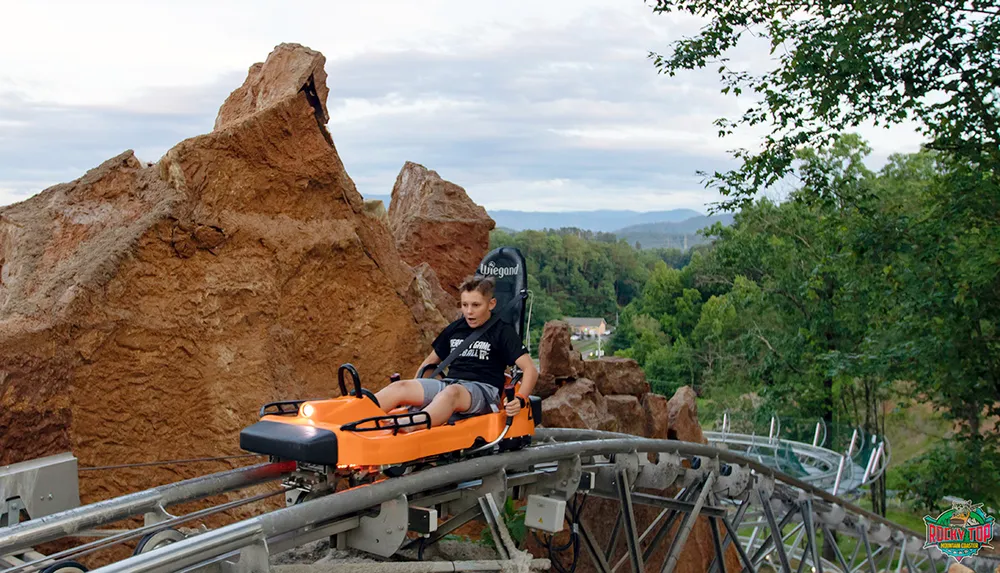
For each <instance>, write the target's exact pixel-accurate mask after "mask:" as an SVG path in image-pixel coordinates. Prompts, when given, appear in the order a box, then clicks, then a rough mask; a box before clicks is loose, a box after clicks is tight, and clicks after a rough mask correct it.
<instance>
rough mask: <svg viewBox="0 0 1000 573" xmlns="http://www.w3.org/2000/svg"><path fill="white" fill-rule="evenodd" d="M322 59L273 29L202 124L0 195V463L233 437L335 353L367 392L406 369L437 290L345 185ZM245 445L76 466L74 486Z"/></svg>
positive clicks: (121, 482)
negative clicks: (152, 158) (59, 179)
mask: <svg viewBox="0 0 1000 573" xmlns="http://www.w3.org/2000/svg"><path fill="white" fill-rule="evenodd" d="M323 67H324V59H323V56H322V55H321V54H319V53H318V52H314V51H312V50H308V49H306V48H303V47H301V46H297V45H294V44H287V45H281V46H278V47H277V48H275V50H274V52H272V54H271V55H270V56H269V57H268V59H267V61H266V62H264V63H261V64H256V65H254V66H253V67H252V68H251V69H250V73H249V75H248V77H247V80H246V82H244V84H243V86H242V87H240V88H239V89H237V90H236V91H234V92H233V93H232V95H230V97H229V98H228V99H227V100H226V102H225V103H224V104H223V105H222V107H221V109H220V111H219V116H218V119H217V121H216V129H215V131H213V132H211V133H209V134H206V135H201V136H198V137H194V138H191V139H188V140H185V141H183V142H181V143H179V144H177V145H176V146H175V147H173V148H172V149H170V150H169V151H168V152H167V153H166V155H165V156H164V157H163V158H162V159H160V161H159V162H157V163H156V164H154V165H151V166H146V165H144V164H143V163H141V162H140V161H139V160H138V159H137V158H136V157H135V156H134V154H133V153H132V152H131V151H126V152H124V153H122V154H120V155H118V156H116V157H113V158H111V159H109V160H108V161H106V162H104V163H103V164H102V165H100V166H99V167H97V168H95V169H92V170H90V171H88V172H87V173H86V174H85V175H84V176H83V177H81V178H80V179H77V180H76V181H73V182H70V183H66V184H61V185H56V186H54V187H51V188H49V189H47V190H45V191H43V192H42V193H40V194H38V195H36V196H34V197H31V198H29V199H27V200H25V201H23V202H21V203H17V204H14V205H10V206H7V207H3V208H0V428H4V431H3V432H2V433H0V464H9V463H13V462H18V461H23V460H26V459H31V458H36V457H40V456H45V455H50V454H54V453H58V452H63V451H72V452H73V453H74V454H75V455H76V456H77V457H78V458H79V464H80V466H81V467H87V466H105V465H114V464H124V463H132V462H145V461H154V460H174V459H189V458H201V457H215V456H224V455H233V454H240V453H242V452H241V450H240V449H239V443H238V435H239V432H240V430H241V429H242V428H243V427H245V426H247V425H249V424H251V423H253V422H254V421H255V420H256V418H257V411H258V409H259V408H260V406H261V405H262V404H263V403H265V402H270V401H275V400H280V399H292V398H312V397H322V396H332V395H336V394H337V393H338V392H337V390H336V380H337V368H338V367H339V366H340V365H341V364H343V363H345V362H351V363H353V364H354V365H355V366H356V367H357V368H358V370H359V371H360V373H361V376H362V381H363V383H364V384H365V387H366V388H369V389H372V390H377V389H378V388H380V387H381V386H383V385H384V384H386V383H387V382H388V376H389V375H390V374H391V373H393V372H397V371H399V372H407V371H409V370H410V369H415V368H416V366H417V365H418V364H419V363H420V361H421V359H422V358H423V357H424V356H425V355H426V353H427V351H428V347H429V342H430V338H431V337H432V336H433V335H434V334H436V332H437V329H438V328H439V327H440V326H441V325H443V324H445V323H446V322H447V321H446V319H445V317H444V316H443V315H442V312H441V311H440V306H441V305H442V304H444V303H443V302H441V301H440V300H439V299H440V298H441V297H442V296H445V295H443V291H441V290H440V287H439V286H438V285H436V284H434V283H435V279H434V275H433V273H431V272H429V269H422V270H418V271H417V272H415V271H414V269H413V268H411V267H410V266H409V265H408V264H406V262H405V261H404V260H403V259H402V258H401V257H400V254H399V252H398V251H397V250H396V240H395V238H394V237H393V236H392V233H391V231H390V228H389V226H388V225H387V224H386V219H385V217H384V216H381V215H380V214H379V212H378V210H377V208H373V207H372V206H368V207H366V206H365V204H364V202H363V200H362V198H361V195H360V194H359V193H358V192H357V190H356V189H355V186H354V183H353V182H352V181H351V178H350V176H349V175H348V174H347V171H346V170H345V168H344V165H343V163H342V162H341V159H340V157H339V155H338V153H337V150H336V148H335V147H334V145H333V143H332V139H331V136H330V134H329V132H328V131H327V129H326V126H325V123H326V118H327V110H326V101H325V100H326V94H327V87H326V77H325V73H324V72H323ZM478 240H479V239H477V241H478ZM477 244H478V243H477ZM460 253H464V255H461V254H460ZM452 255H453V257H454V258H453V260H452V263H453V264H454V265H455V266H456V268H457V267H459V266H460V267H462V268H464V269H467V270H468V269H473V268H475V265H476V264H477V263H478V262H479V259H480V255H479V254H478V251H476V252H475V253H474V252H472V251H471V250H460V251H458V252H457V253H452ZM461 256H467V257H468V258H467V259H464V260H459V259H460V258H461ZM435 289H437V290H435ZM451 304H453V303H451ZM445 306H448V305H445ZM452 309H454V307H453V306H452ZM258 461H260V460H258V459H244V460H239V461H228V462H221V463H220V462H213V463H209V462H204V463H201V462H200V463H192V464H185V465H166V466H152V467H143V468H136V469H121V470H116V471H114V472H103V471H101V472H99V471H95V472H83V473H81V474H80V488H81V498H82V501H83V502H84V503H89V502H94V501H97V500H99V499H105V498H109V497H113V496H117V495H122V494H124V493H126V492H129V491H137V490H141V489H146V488H149V487H152V486H155V485H159V484H163V483H168V482H175V481H178V480H181V479H185V478H189V477H194V476H197V475H203V474H206V473H210V472H216V471H220V470H222V469H226V468H227V467H232V466H233V465H234V464H249V463H257V462H258ZM215 502H216V503H217V502H218V500H216V501H215ZM246 511H248V510H246ZM246 511H245V510H237V511H234V512H233V513H234V514H235V515H238V514H240V512H244V513H245V512H246Z"/></svg>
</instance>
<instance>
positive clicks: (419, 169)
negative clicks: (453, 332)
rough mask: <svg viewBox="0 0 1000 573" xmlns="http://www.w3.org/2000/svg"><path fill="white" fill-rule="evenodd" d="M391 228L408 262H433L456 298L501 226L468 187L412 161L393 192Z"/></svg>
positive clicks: (432, 264) (447, 289) (417, 263)
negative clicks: (460, 287) (493, 231)
mask: <svg viewBox="0 0 1000 573" xmlns="http://www.w3.org/2000/svg"><path fill="white" fill-rule="evenodd" d="M389 224H390V227H391V228H392V234H393V236H394V237H395V239H396V247H397V249H398V250H399V253H400V255H401V256H402V257H403V260H405V261H406V262H408V263H409V264H411V265H413V266H417V265H419V264H421V263H425V262H426V263H428V264H430V266H431V268H433V269H434V272H435V273H437V276H438V279H440V281H441V286H442V287H443V288H444V290H445V291H446V292H447V293H448V294H450V295H452V296H453V297H454V298H455V299H456V300H457V299H458V287H459V285H461V284H462V281H463V280H464V279H465V277H467V276H469V275H471V274H473V272H474V271H475V268H476V265H477V264H478V263H479V261H480V260H482V258H483V257H484V256H485V255H486V252H487V250H488V249H489V245H490V231H491V230H492V229H493V228H494V227H495V226H496V223H495V222H494V221H493V219H491V218H490V217H489V215H487V214H486V210H485V209H483V208H482V207H481V206H479V205H476V204H475V203H474V202H473V201H472V199H469V196H468V194H466V192H465V189H462V188H461V187H459V186H458V185H456V184H454V183H452V182H451V181H446V180H444V179H442V178H441V176H440V175H438V174H437V172H436V171H431V170H429V169H427V168H426V167H424V166H423V165H418V164H416V163H412V162H409V161H407V162H406V164H405V165H403V169H402V170H401V171H400V172H399V176H398V177H397V178H396V184H395V185H394V186H393V188H392V200H391V201H390V203H389ZM469 261H475V263H473V264H472V265H470V264H469Z"/></svg>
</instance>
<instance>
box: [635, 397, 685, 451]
mask: <svg viewBox="0 0 1000 573" xmlns="http://www.w3.org/2000/svg"><path fill="white" fill-rule="evenodd" d="M667 403H668V402H667V398H666V396H660V395H659V394H652V393H650V394H646V395H644V396H643V397H642V402H641V404H642V411H643V414H644V415H645V418H644V419H643V423H644V425H645V429H646V432H645V433H644V434H643V435H645V436H646V437H647V438H656V439H658V440H665V439H677V438H676V437H675V438H670V431H669V429H670V425H669V423H670V414H669V410H668V408H667Z"/></svg>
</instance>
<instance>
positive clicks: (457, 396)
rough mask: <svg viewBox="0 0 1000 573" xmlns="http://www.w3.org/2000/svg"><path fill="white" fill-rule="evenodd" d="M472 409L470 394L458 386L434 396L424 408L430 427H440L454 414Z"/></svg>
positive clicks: (454, 385)
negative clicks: (429, 418) (428, 417)
mask: <svg viewBox="0 0 1000 573" xmlns="http://www.w3.org/2000/svg"><path fill="white" fill-rule="evenodd" d="M470 407H472V394H469V391H468V390H466V389H465V388H464V387H462V386H461V385H459V384H452V385H450V386H447V387H446V388H445V389H444V390H442V391H441V392H439V393H438V395H437V396H434V399H433V400H431V403H430V404H428V405H427V407H426V408H424V412H427V414H428V415H430V417H431V426H440V425H441V424H444V423H445V422H447V421H448V418H451V415H452V414H454V413H455V412H464V411H465V410H468V409H469V408H470Z"/></svg>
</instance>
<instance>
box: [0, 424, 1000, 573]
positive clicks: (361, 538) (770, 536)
mask: <svg viewBox="0 0 1000 573" xmlns="http://www.w3.org/2000/svg"><path fill="white" fill-rule="evenodd" d="M647 453H652V454H656V456H655V458H656V460H655V461H651V460H650V458H649V457H647V455H646V454H647ZM273 466H274V464H272V465H271V466H261V467H270V468H271V469H270V472H271V473H270V474H268V475H269V476H271V477H270V479H274V478H276V477H278V475H280V473H281V471H280V470H284V469H285V468H276V467H273ZM229 473H231V472H229ZM207 477H211V476H207ZM257 477H258V478H260V477H263V476H261V475H259V474H257ZM199 479H206V478H199ZM243 480H244V481H243V483H244V484H245V483H246V481H245V480H246V477H244V478H243ZM197 481H198V480H189V481H188V482H182V484H189V486H188V487H187V488H186V490H187V491H188V495H191V490H192V489H195V488H192V487H190V482H197ZM227 483H230V484H232V481H230V482H227ZM180 485H181V484H175V486H173V488H177V487H178V486H180ZM163 487H164V488H170V487H171V486H163ZM216 487H217V486H216ZM517 488H519V489H520V490H521V492H522V497H523V493H524V488H528V490H527V491H528V493H529V495H528V500H529V504H530V503H532V499H534V503H536V504H539V505H540V506H542V507H544V506H546V503H543V502H544V501H545V499H543V498H542V497H544V496H547V499H549V500H550V502H552V503H556V502H562V503H568V502H569V501H572V500H576V502H577V503H582V501H580V497H581V496H580V495H578V494H579V493H582V492H584V491H586V492H588V493H590V494H593V495H594V496H595V497H602V498H605V499H616V500H619V501H620V502H621V508H622V509H621V512H620V517H619V520H618V523H619V526H618V527H616V528H615V532H613V533H612V535H611V539H610V543H609V545H608V546H607V547H606V548H605V547H600V545H599V540H598V539H597V538H596V537H594V535H593V531H592V530H590V529H588V527H587V525H586V524H585V523H583V522H578V521H574V520H576V519H578V512H577V514H574V513H573V512H569V511H567V512H566V515H565V519H566V520H568V521H570V525H571V526H572V527H571V530H572V531H574V532H577V531H578V532H579V535H580V541H581V542H580V543H579V555H576V556H575V557H574V558H584V559H591V560H592V562H593V563H594V564H595V567H596V568H597V569H598V570H599V571H612V570H615V569H618V568H619V567H621V566H624V565H625V564H626V563H628V564H629V566H630V567H631V569H632V570H633V571H641V570H643V568H644V567H645V566H646V564H648V563H649V558H650V557H651V555H652V554H653V553H654V552H655V550H656V549H657V548H658V547H660V546H661V544H664V543H669V548H668V549H667V552H666V554H667V556H668V557H667V558H666V559H665V560H664V562H663V565H664V570H671V569H672V568H673V567H675V566H676V565H677V563H678V557H679V556H680V555H681V552H682V551H683V549H684V545H685V541H686V539H687V538H688V536H689V534H690V532H691V528H692V527H693V525H694V522H695V521H696V519H703V520H708V523H709V524H710V525H711V526H712V539H713V543H714V547H715V553H714V556H715V557H714V560H713V562H712V565H711V566H710V567H709V570H711V571H720V570H721V571H722V572H723V573H726V571H727V569H726V567H727V565H725V558H724V555H725V552H726V549H727V548H728V547H729V545H734V546H735V548H736V551H737V553H738V555H739V559H740V564H741V566H742V567H743V568H744V570H747V571H757V570H758V569H759V568H761V567H763V566H764V564H765V563H766V562H768V561H769V560H773V559H774V558H775V557H777V563H776V564H774V565H772V567H776V568H777V569H779V570H781V571H783V572H788V573H791V571H792V570H793V569H796V570H797V571H803V570H805V569H804V568H805V566H806V565H807V564H809V563H811V564H812V566H813V567H815V568H816V570H817V571H841V572H842V573H847V572H850V573H853V572H854V571H857V570H863V569H864V570H880V569H886V570H895V571H897V572H898V571H899V570H900V569H901V568H902V567H903V566H904V564H905V566H906V567H907V569H908V570H909V571H911V572H915V571H934V572H935V573H937V572H938V571H939V570H940V567H939V566H940V565H941V564H942V562H943V561H946V560H944V559H941V558H938V559H937V560H935V559H934V558H933V556H931V555H930V554H929V553H927V551H926V550H924V549H923V545H924V540H923V536H922V535H920V534H918V533H916V532H913V531H910V530H908V529H906V528H903V527H901V526H898V525H896V524H894V523H892V522H890V521H888V520H885V519H884V518H882V517H880V516H878V515H875V514H873V513H871V512H868V511H866V510H864V509H863V508H860V507H858V506H856V505H854V504H852V503H850V502H848V501H845V500H844V499H842V498H839V497H837V496H834V495H832V494H831V493H830V492H829V491H827V490H825V489H823V488H819V487H816V485H814V484H811V483H808V482H806V481H804V480H800V479H798V478H795V477H792V476H788V475H785V474H783V473H781V472H779V471H777V470H775V469H774V468H772V467H769V466H767V465H766V464H764V463H761V462H760V461H757V460H753V459H748V458H747V457H745V456H742V455H740V454H738V453H734V452H732V451H729V450H726V449H721V448H717V447H712V446H706V445H702V444H692V443H688V442H678V441H672V440H652V439H646V438H638V437H635V436H629V435H625V434H616V433H611V432H599V431H589V430H573V429H543V428H540V429H538V430H537V431H536V435H535V443H534V445H533V446H532V447H529V448H527V449H524V450H521V451H516V452H509V453H504V454H498V455H492V456H485V457H481V458H475V459H470V460H466V461H462V462H457V463H453V464H450V465H446V466H439V467H434V468H430V469H426V470H423V471H419V472H415V473H412V474H410V475H406V476H402V477H398V478H392V479H387V480H383V481H380V482H376V483H373V484H369V485H365V486H363V487H356V488H352V489H347V490H344V491H341V492H339V493H335V494H331V495H328V496H325V497H320V498H317V499H314V500H311V501H306V502H304V503H301V504H299V505H293V506H291V507H286V508H283V509H279V510H276V511H272V512H269V513H266V514H263V515H260V516H258V517H255V518H252V519H249V520H245V521H241V522H238V523H234V524H231V525H228V526H225V527H222V528H219V529H216V530H213V531H209V532H206V533H202V534H199V535H194V536H191V537H188V538H187V539H183V540H180V541H177V542H174V543H172V544H170V545H167V546H164V547H160V548H158V549H154V550H152V551H150V552H148V553H143V554H140V555H137V556H134V557H131V558H128V559H125V560H122V561H119V562H117V563H113V564H111V565H108V566H106V567H102V568H100V569H98V571H102V572H105V573H107V572H120V571H121V572H123V571H130V572H132V571H135V572H146V571H148V572H160V571H163V572H166V571H178V570H191V571H194V570H199V569H201V570H205V568H209V567H215V568H216V569H215V570H220V569H219V568H221V570H223V571H232V572H239V573H242V572H250V571H255V572H258V571H267V570H268V556H269V554H271V553H272V552H277V551H281V550H284V549H289V548H292V547H295V546H297V545H301V544H303V543H306V542H309V541H312V540H316V539H322V538H325V537H329V536H331V535H337V541H338V544H340V543H342V542H344V541H345V540H346V542H348V543H350V546H354V547H357V546H358V544H362V545H363V544H365V543H369V544H378V543H383V545H382V549H386V548H387V547H388V551H387V552H386V553H382V554H383V555H386V556H388V555H391V554H392V553H393V552H395V551H397V550H398V548H399V547H401V546H402V544H403V543H404V542H406V539H405V530H406V529H410V528H412V526H413V512H414V511H415V510H418V511H429V510H428V509H427V508H431V507H443V508H445V511H444V512H443V513H442V515H446V514H447V515H451V516H453V517H452V519H451V520H450V521H448V522H446V523H444V524H442V525H440V526H437V531H431V530H427V531H422V532H421V533H424V537H423V538H422V539H423V541H419V540H417V541H412V542H409V546H411V547H419V546H420V545H422V544H427V543H433V542H434V541H436V540H437V539H440V538H441V537H443V536H444V535H446V534H447V533H448V532H450V531H454V529H456V528H457V527H459V526H460V525H462V524H464V523H466V522H468V521H470V520H473V519H484V518H485V519H486V521H487V523H488V524H489V525H490V527H491V529H493V530H494V531H495V536H494V538H495V539H502V541H498V554H499V555H501V556H504V557H510V558H512V559H514V558H516V557H517V556H519V555H520V556H522V557H523V552H519V551H518V549H517V548H516V547H513V546H512V543H510V542H509V536H506V535H505V534H506V530H505V528H504V527H503V523H502V521H501V520H499V519H498V518H497V507H500V506H502V502H503V498H504V497H506V496H507V495H509V492H511V491H514V490H515V489H517ZM636 488H643V489H645V490H646V491H650V490H656V491H666V490H668V488H674V489H677V490H679V493H678V494H677V495H676V496H675V497H673V498H670V497H662V496H657V495H652V494H649V493H639V492H637V491H635V489H636ZM197 489H198V490H199V491H205V490H206V489H208V488H206V486H205V484H202V485H201V486H200V487H199V488H197ZM211 489H213V490H214V489H215V488H214V487H213V488H211ZM151 491H152V490H151ZM168 491H174V493H173V494H172V495H171V498H172V499H177V497H178V493H177V492H178V491H179V490H176V489H173V490H168ZM532 492H533V493H534V495H530V494H531V493H532ZM144 493H146V492H144ZM133 495H138V494H133ZM491 496H492V497H491ZM539 496H542V497H539ZM125 497H126V498H128V497H130V496H125ZM123 499H125V498H118V500H109V501H108V502H102V503H104V504H108V506H110V507H117V508H119V509H118V510H117V511H116V512H115V513H114V515H121V513H122V512H123V511H125V510H124V509H121V508H123V507H125V504H124V502H122V501H121V500H123ZM560 500H561V501H560ZM161 501H162V500H161ZM176 502H177V501H174V503H176ZM634 505H646V506H652V507H657V508H660V511H659V516H658V517H657V518H656V519H654V521H653V522H652V523H650V524H649V525H648V527H645V530H644V531H642V529H641V528H640V527H639V526H638V524H637V523H636V520H635V513H634V511H633V506H634ZM129 507H135V506H129ZM147 507H148V506H147ZM157 507H159V506H157ZM407 508H408V511H409V514H407ZM73 511H75V512H77V513H75V514H73V515H72V516H71V517H72V521H71V522H72V523H74V524H77V526H79V524H80V523H96V522H98V521H100V520H102V519H103V520H109V515H110V514H109V512H108V511H107V507H102V506H101V504H95V505H94V506H86V507H82V508H79V509H78V510H73ZM65 513H72V512H65ZM433 515H434V517H433V522H434V524H435V525H436V524H437V513H434V514H433ZM99 516H100V517H99ZM51 517H56V516H51ZM491 517H492V519H491ZM559 519H560V522H559V524H558V525H559V527H560V528H561V527H562V525H563V524H562V522H561V520H562V519H563V517H560V518H559ZM62 521H63V523H66V522H67V516H63V517H62ZM30 523H31V522H27V523H24V524H22V525H21V526H18V527H15V528H8V529H11V530H17V531H15V532H13V533H16V534H17V535H16V536H13V537H12V535H11V533H12V532H10V531H4V530H2V529H0V547H15V546H16V545H17V544H16V543H14V542H13V541H12V539H17V540H20V543H22V544H23V543H25V542H26V541H27V540H29V539H31V540H33V539H40V538H42V536H41V535H40V534H39V533H38V532H37V531H41V530H40V529H39V526H35V528H34V530H35V533H34V535H33V536H31V537H28V536H26V535H25V533H24V531H25V530H24V526H28V525H29V524H30ZM49 527H51V525H50V526H49ZM787 527H792V530H791V532H790V533H785V530H786V528H787ZM675 528H676V532H675V533H673V534H671V532H672V531H674V529H675ZM751 530H752V533H751V534H749V535H747V533H749V532H750V531H751ZM46 531H47V530H46ZM640 531H641V532H642V534H641V535H639V533H640ZM615 533H617V535H616V534H615ZM834 533H837V534H842V535H845V536H849V537H851V538H853V539H855V540H856V542H855V545H854V549H855V550H854V554H853V555H851V556H850V559H847V557H846V555H842V554H841V552H840V550H839V549H837V548H836V545H835V544H834V545H833V547H834V550H835V552H836V554H837V558H836V560H835V561H828V560H826V559H821V558H820V557H819V551H818V543H819V540H821V539H822V540H828V539H831V538H832V535H833V534H834ZM51 535H53V533H52V532H51V531H48V532H47V533H46V535H45V536H44V537H46V538H50V537H51ZM622 536H624V538H625V543H624V546H623V547H619V546H617V545H616V540H618V539H619V538H620V537H622ZM37 542H38V541H32V543H37ZM415 543H416V544H417V545H416V546H414V544H415ZM373 547H375V546H374V545H373ZM873 547H874V549H873ZM618 549H624V551H625V552H624V553H620V552H619V551H618ZM373 550H375V551H379V549H378V548H375V549H373ZM8 552H10V551H8ZM611 563H615V566H614V567H611V566H610V564H611ZM536 564H537V563H536ZM963 564H969V565H970V566H972V567H973V568H982V567H987V566H989V567H990V570H992V566H994V565H996V562H993V561H991V560H988V559H985V558H982V557H981V558H979V559H978V560H971V559H969V558H967V559H966V560H963ZM730 570H731V569H730Z"/></svg>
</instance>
